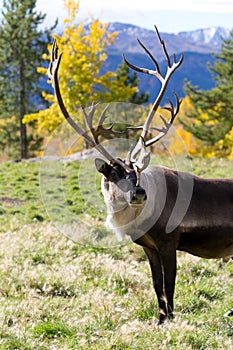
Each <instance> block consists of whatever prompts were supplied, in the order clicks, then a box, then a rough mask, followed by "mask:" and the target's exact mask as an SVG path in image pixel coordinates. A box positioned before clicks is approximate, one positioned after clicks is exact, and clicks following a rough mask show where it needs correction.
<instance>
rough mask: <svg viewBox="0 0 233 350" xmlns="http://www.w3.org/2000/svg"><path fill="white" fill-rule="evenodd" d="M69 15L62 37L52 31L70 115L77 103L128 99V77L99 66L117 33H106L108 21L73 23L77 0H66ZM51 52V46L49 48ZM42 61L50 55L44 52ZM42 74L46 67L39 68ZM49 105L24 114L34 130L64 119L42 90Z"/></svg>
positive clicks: (44, 130) (53, 126)
mask: <svg viewBox="0 0 233 350" xmlns="http://www.w3.org/2000/svg"><path fill="white" fill-rule="evenodd" d="M64 6H65V8H66V9H67V10H68V18H67V19H66V20H65V21H64V23H65V29H64V32H63V33H62V35H61V36H59V35H57V34H54V35H53V37H54V38H55V39H56V40H57V43H58V47H59V50H60V51H62V52H63V55H62V60H61V65H60V68H59V84H60V89H61V93H62V96H63V99H64V102H65V105H66V107H67V109H68V111H69V112H70V114H71V115H72V116H74V115H76V114H77V110H78V109H79V107H80V106H83V107H87V106H89V105H90V104H91V103H93V102H94V103H96V102H119V101H128V100H129V99H130V97H131V96H132V95H133V94H134V93H135V92H136V91H137V87H131V86H127V85H126V84H125V83H126V79H127V77H121V78H120V79H119V78H117V75H116V73H115V72H107V73H105V74H101V67H102V64H103V63H104V61H105V60H106V59H107V52H106V49H107V47H108V46H110V45H111V44H113V43H114V39H115V37H116V35H117V33H109V32H108V31H107V24H102V23H101V22H100V21H99V20H96V19H93V18H92V17H91V18H90V24H89V26H85V25H84V23H82V22H81V23H79V24H76V23H75V18H76V13H77V11H78V9H79V1H75V0H66V1H64ZM48 51H49V52H51V45H49V47H48ZM43 58H44V59H45V60H49V59H50V56H49V55H47V54H44V55H43ZM38 70H39V72H41V73H42V74H47V69H45V68H38ZM43 96H44V98H45V100H46V101H48V102H49V103H51V105H50V107H49V108H47V109H44V110H40V111H39V112H38V113H34V114H30V115H27V116H26V117H25V118H24V122H25V123H28V122H31V121H34V122H36V125H37V130H36V131H37V133H42V134H43V135H44V136H46V135H49V134H50V133H51V132H52V131H53V130H55V129H56V128H57V126H58V125H59V124H60V123H61V122H62V121H63V120H64V118H63V117H62V115H61V113H60V110H59V107H58V105H57V103H56V101H55V97H54V95H51V94H48V93H46V92H43Z"/></svg>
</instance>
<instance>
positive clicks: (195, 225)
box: [48, 27, 233, 324]
mask: <svg viewBox="0 0 233 350" xmlns="http://www.w3.org/2000/svg"><path fill="white" fill-rule="evenodd" d="M155 29H156V32H157V36H158V39H159V41H160V43H161V46H162V48H163V50H164V54H165V57H166V59H167V72H166V74H165V75H162V74H161V72H160V68H159V65H158V63H157V61H156V60H155V58H154V57H153V56H152V54H151V53H150V52H149V50H148V49H147V48H146V47H145V46H144V45H143V44H142V43H141V42H140V41H139V44H140V45H141V46H142V48H143V49H144V50H145V51H146V53H147V54H148V55H149V57H150V58H151V59H152V61H153V63H154V64H155V70H149V69H146V68H140V67H137V66H134V65H132V64H131V63H129V62H128V61H127V60H126V58H125V57H124V59H125V62H126V64H127V65H128V66H129V67H131V68H132V69H134V70H136V71H138V72H142V73H146V74H151V75H153V76H155V77H156V78H157V79H158V80H159V81H160V82H161V89H160V92H159V94H158V96H157V98H156V100H155V102H154V103H153V106H152V108H151V110H150V112H149V114H148V116H147V118H146V121H145V124H144V125H143V126H142V127H141V129H142V133H141V136H140V138H139V140H138V143H137V144H136V146H135V148H134V149H133V150H130V152H129V154H128V156H127V158H126V160H121V159H119V158H115V157H113V156H112V155H111V154H110V153H109V152H108V150H106V149H105V148H104V147H103V145H102V144H101V143H100V141H99V137H100V136H102V135H103V134H106V133H107V134H113V135H115V134H116V132H115V131H114V130H113V126H111V127H108V128H105V127H104V126H103V124H104V122H105V119H106V113H107V109H105V110H104V111H103V112H102V114H101V116H100V119H99V122H98V126H97V127H96V128H94V127H93V122H92V121H93V116H94V113H95V108H96V107H95V105H94V104H93V105H92V106H91V109H90V112H89V113H87V112H86V111H85V110H84V109H83V114H84V117H85V121H86V124H87V126H88V127H89V133H88V132H87V131H85V130H83V129H81V128H80V126H79V125H77V124H76V123H75V122H74V120H73V119H72V118H71V117H70V115H69V113H68V111H67V109H66V107H65V104H64V102H63V99H62V96H61V93H60V89H59V83H58V69H59V64H60V60H61V54H60V55H58V47H57V44H56V42H55V43H54V45H53V49H52V58H51V63H50V67H49V71H48V74H49V77H50V78H51V80H52V83H53V86H54V90H55V94H56V97H57V100H58V104H59V106H60V108H61V111H62V113H63V115H64V117H65V118H66V120H67V122H68V123H70V124H71V126H72V127H73V128H74V129H75V130H76V132H77V133H78V134H79V135H82V136H83V137H84V138H85V140H86V141H87V142H88V143H89V144H90V145H91V146H94V147H95V148H96V149H97V150H98V151H99V152H100V153H101V154H102V155H103V156H104V157H105V158H106V160H107V161H108V162H106V161H105V160H102V159H99V158H98V159H96V160H95V164H96V168H97V170H98V171H99V172H100V173H101V174H102V175H103V177H102V184H101V189H102V193H103V196H104V200H105V203H106V206H107V225H108V227H109V228H111V229H112V230H113V231H114V232H115V233H116V235H117V237H118V238H119V239H122V238H123V237H124V235H127V236H130V237H131V239H132V240H133V241H134V242H135V243H136V244H139V245H140V246H142V247H143V249H144V251H145V253H146V255H147V257H148V260H149V263H150V267H151V272H152V278H153V285H154V289H155V292H156V295H157V299H158V304H159V318H158V324H161V323H163V322H164V320H165V319H166V318H173V296H174V289H175V279H176V251H177V250H181V251H185V252H187V253H190V254H193V255H196V256H199V257H203V258H207V259H218V258H222V259H224V260H225V261H227V260H229V259H230V258H231V257H233V179H203V178H200V177H197V176H194V175H192V174H190V173H186V172H180V171H177V170H171V169H169V168H165V167H160V166H149V161H150V154H149V152H147V147H149V146H150V145H152V144H153V143H155V142H157V141H159V140H160V139H161V138H162V137H164V136H165V135H166V134H167V132H168V131H169V129H170V127H171V125H172V123H173V121H174V119H175V117H176V115H177V114H178V112H179V106H180V103H181V101H180V100H179V99H178V97H177V95H176V94H175V98H176V106H175V107H174V105H173V103H172V102H171V101H170V100H169V105H168V107H166V109H167V110H169V112H170V114H171V118H170V120H169V121H166V120H165V119H164V117H163V116H161V118H162V121H163V123H164V126H163V127H162V128H153V131H154V129H156V131H157V132H158V133H157V135H156V136H154V137H153V138H152V139H150V140H147V136H148V133H149V131H151V129H150V125H151V122H152V119H153V117H154V115H155V113H156V111H157V109H158V107H159V104H160V102H161V99H162V97H163V95H164V92H165V90H166V86H167V84H168V80H169V78H170V77H171V75H172V74H173V73H174V72H175V70H176V69H177V68H178V67H179V66H180V65H181V64H182V61H183V55H182V56H181V58H180V60H178V61H177V60H176V57H175V55H174V57H173V61H171V59H170V57H169V55H168V53H167V50H166V46H165V44H164V42H163V40H162V39H161V37H160V34H159V32H158V30H157V28H156V27H155ZM137 129H138V128H137ZM90 134H91V135H90ZM231 313H232V310H231Z"/></svg>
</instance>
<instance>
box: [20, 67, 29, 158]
mask: <svg viewBox="0 0 233 350" xmlns="http://www.w3.org/2000/svg"><path fill="white" fill-rule="evenodd" d="M25 114H26V105H25V82H24V62H23V61H22V62H21V65H20V156H21V159H26V158H27V153H28V152H27V151H28V147H27V146H28V145H27V127H26V125H25V124H23V117H24V116H25Z"/></svg>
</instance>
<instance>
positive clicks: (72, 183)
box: [0, 159, 233, 350]
mask: <svg viewBox="0 0 233 350" xmlns="http://www.w3.org/2000/svg"><path fill="white" fill-rule="evenodd" d="M164 162H165V161H164ZM49 167H50V168H51V169H52V170H53V172H52V173H49V174H48V177H46V179H45V181H44V184H47V186H45V188H42V189H41V184H43V176H40V182H39V174H40V172H41V167H40V164H39V163H26V162H22V163H3V164H1V165H0V199H1V204H0V224H1V236H0V238H1V239H0V303H1V308H0V349H4V350H5V349H6V350H13V349H20V350H29V349H30V350H32V349H33V350H42V349H43V350H45V349H46V350H47V349H48V350H53V349H54V350H55V349H57V350H58V349H61V350H63V349H64V350H65V349H73V350H79V349H87V350H92V349H93V350H102V349H104V350H105V349H106V350H110V349H118V350H121V349H122V350H123V349H125V350H126V349H135V350H144V349H164V350H165V349H166V350H167V349H169V350H170V349H172V350H173V349H177V350H178V349H179V350H182V349H183V350H187V349H200V350H202V349H203V350H204V349H205V350H212V349H225V350H226V349H227V350H228V349H229V350H230V349H232V348H233V318H230V317H226V316H224V315H225V313H226V312H227V311H228V310H229V309H231V308H232V307H233V297H232V295H233V262H229V263H228V264H222V262H221V261H219V260H204V259H199V258H196V257H193V256H191V255H188V254H185V253H179V254H178V273H177V283H176V292H175V320H174V321H173V322H166V324H165V325H164V326H162V327H159V328H158V327H156V326H155V323H156V319H157V312H158V309H157V301H156V298H155V294H154V291H153V288H152V283H151V276H150V270H149V265H148V262H147V260H146V257H145V255H144V253H143V251H142V249H141V248H140V247H138V246H136V245H134V244H132V243H131V244H129V243H128V244H125V245H113V246H112V247H111V246H108V247H107V248H104V247H103V245H99V246H98V245H96V246H95V245H93V244H84V243H85V239H82V240H81V241H80V242H74V241H72V240H70V239H68V238H66V237H65V236H64V235H62V234H61V233H60V232H59V230H58V229H57V227H56V225H55V224H54V220H53V219H54V217H53V215H56V213H58V216H59V215H61V218H62V220H63V218H64V217H66V215H70V213H73V214H74V215H76V216H79V217H81V222H83V221H84V220H86V221H88V223H89V227H90V232H91V234H94V235H95V236H98V237H104V235H105V234H106V232H105V228H104V226H103V223H104V218H105V212H104V206H103V207H101V209H98V210H97V208H96V207H95V204H94V205H90V202H89V198H91V196H92V194H93V192H96V191H97V192H98V191H99V178H98V177H97V179H96V178H94V179H93V178H90V177H89V178H88V174H86V175H85V171H86V170H85V169H84V170H83V173H84V175H85V176H84V179H85V177H86V178H87V180H88V181H87V184H85V183H84V182H82V186H81V187H80V182H78V179H77V176H78V173H79V170H80V164H79V163H68V164H66V165H65V166H64V168H63V170H62V174H61V173H60V172H59V171H58V169H57V168H56V166H55V165H52V166H51V164H49V163H48V168H49ZM192 167H193V171H194V173H196V174H198V175H202V176H205V177H220V176H221V177H232V178H233V164H232V162H230V161H227V160H206V159H204V160H203V159H194V160H193V166H192ZM46 168H47V166H46ZM43 171H44V170H43ZM42 175H43V174H42ZM41 178H42V180H41ZM48 179H50V180H51V181H50V180H49V181H48ZM61 180H62V181H61ZM56 181H58V183H59V184H60V187H59V189H58V192H60V194H58V195H57V197H55V199H54V196H55V194H54V193H55V187H53V185H54V184H56V183H57V182H56ZM94 190H95V191H94ZM41 193H42V196H43V195H46V198H53V199H54V201H53V200H52V199H51V202H50V207H49V208H48V206H47V207H46V205H45V206H44V204H43V202H42V200H41ZM64 194H65V195H64ZM97 197H98V196H97ZM99 199H100V198H99V197H98V200H99ZM55 203H56V206H55ZM97 204H99V203H97ZM50 208H53V209H54V208H55V209H56V210H52V211H51V210H50ZM48 209H49V210H48ZM51 219H52V221H51ZM81 229H82V226H80V227H77V231H78V230H81ZM101 234H102V236H101Z"/></svg>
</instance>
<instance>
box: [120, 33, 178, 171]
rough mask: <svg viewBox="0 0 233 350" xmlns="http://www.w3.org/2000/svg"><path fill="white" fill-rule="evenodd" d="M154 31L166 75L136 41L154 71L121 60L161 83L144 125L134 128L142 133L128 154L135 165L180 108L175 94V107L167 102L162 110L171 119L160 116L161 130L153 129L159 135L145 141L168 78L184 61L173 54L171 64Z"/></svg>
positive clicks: (168, 126) (141, 44)
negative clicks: (150, 62)
mask: <svg viewBox="0 0 233 350" xmlns="http://www.w3.org/2000/svg"><path fill="white" fill-rule="evenodd" d="M155 30H156V33H157V37H158V40H159V42H160V44H161V46H162V48H163V52H164V55H165V57H166V61H167V72H166V74H165V75H164V76H163V75H162V73H161V71H160V67H159V64H158V62H157V61H156V59H155V58H154V56H153V55H152V54H151V52H150V51H149V50H148V49H147V48H146V47H145V46H144V45H143V43H142V42H141V41H140V40H139V39H138V42H139V44H140V46H141V47H142V48H143V49H144V51H145V52H146V53H147V54H148V56H149V57H150V58H151V60H152V61H153V63H154V65H155V70H150V69H147V68H142V67H138V66H135V65H133V64H131V63H130V62H128V61H127V59H126V58H125V55H123V58H124V61H125V63H126V64H127V65H128V66H129V67H130V68H132V69H133V70H135V71H137V72H140V73H145V74H150V75H153V76H155V77H156V78H157V79H158V80H159V81H160V82H161V88H160V91H159V94H158V96H157V98H156V99H155V101H154V103H153V105H152V108H151V110H150V112H149V114H148V116H147V118H146V121H145V123H144V125H143V126H141V127H136V128H137V129H140V128H141V129H142V133H141V136H140V139H139V141H138V143H137V144H136V146H135V148H134V149H133V150H132V151H131V153H130V156H131V162H133V163H136V162H137V161H136V157H137V155H138V153H139V152H141V153H143V154H144V157H146V159H148V157H149V156H148V153H147V152H145V148H146V147H148V146H151V145H152V144H153V143H155V142H157V141H159V140H160V139H161V138H162V137H164V136H165V135H166V134H167V132H168V131H169V129H170V127H171V125H172V123H173V121H174V119H175V117H176V115H177V113H178V112H179V108H180V104H181V100H179V98H178V96H177V95H176V93H175V98H176V107H174V105H173V103H172V102H171V100H169V106H168V107H165V108H164V109H167V110H169V111H170V113H171V118H170V120H169V121H168V122H167V121H166V120H165V118H164V117H163V116H160V117H161V119H162V121H163V123H164V127H163V128H161V129H158V128H154V129H155V130H157V131H159V132H160V133H159V134H158V135H157V136H155V137H154V138H152V139H151V140H148V141H147V140H146V137H147V134H148V132H149V131H150V130H151V128H150V125H151V122H152V120H153V117H154V115H155V113H156V111H157V109H158V107H159V104H160V102H161V100H162V98H163V96H164V93H165V91H166V88H167V84H168V81H169V79H170V77H171V76H172V74H173V73H174V72H175V70H176V69H177V68H178V67H179V66H180V65H181V64H182V62H183V59H184V55H183V54H182V55H181V58H180V59H179V61H177V59H176V55H175V54H174V55H173V63H172V62H171V59H170V57H169V55H168V52H167V49H166V46H165V43H164V41H163V40H162V38H161V36H160V34H159V31H158V29H157V27H156V26H155ZM132 129H134V127H132ZM139 158H140V163H141V164H143V159H142V158H143V157H142V156H139ZM147 163H148V161H147V160H146V161H145V164H143V168H145V167H146V164H147Z"/></svg>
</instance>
